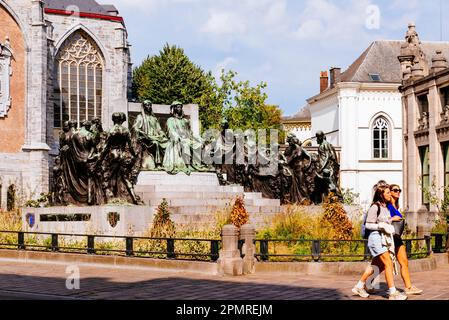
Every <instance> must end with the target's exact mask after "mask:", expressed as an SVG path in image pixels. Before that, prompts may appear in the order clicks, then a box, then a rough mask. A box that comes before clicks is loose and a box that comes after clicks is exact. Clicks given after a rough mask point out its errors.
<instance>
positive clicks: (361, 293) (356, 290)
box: [352, 286, 369, 299]
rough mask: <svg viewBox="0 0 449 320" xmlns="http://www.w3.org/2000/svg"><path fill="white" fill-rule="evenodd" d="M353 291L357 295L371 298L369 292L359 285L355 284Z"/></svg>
mask: <svg viewBox="0 0 449 320" xmlns="http://www.w3.org/2000/svg"><path fill="white" fill-rule="evenodd" d="M352 293H353V294H354V295H356V296H360V297H362V298H365V299H366V298H369V293H368V292H366V290H365V289H364V288H362V289H360V288H357V286H355V287H354V288H352Z"/></svg>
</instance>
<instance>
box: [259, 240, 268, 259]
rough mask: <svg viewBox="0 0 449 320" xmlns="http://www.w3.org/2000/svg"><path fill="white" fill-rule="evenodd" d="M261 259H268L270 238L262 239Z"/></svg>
mask: <svg viewBox="0 0 449 320" xmlns="http://www.w3.org/2000/svg"><path fill="white" fill-rule="evenodd" d="M260 259H261V260H262V261H268V240H261V241H260Z"/></svg>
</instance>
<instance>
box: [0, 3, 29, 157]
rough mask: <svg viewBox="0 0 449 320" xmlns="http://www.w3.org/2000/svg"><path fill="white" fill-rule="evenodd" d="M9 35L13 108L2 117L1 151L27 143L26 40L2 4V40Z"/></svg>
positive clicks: (0, 9) (12, 151)
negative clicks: (12, 56)
mask: <svg viewBox="0 0 449 320" xmlns="http://www.w3.org/2000/svg"><path fill="white" fill-rule="evenodd" d="M6 36H8V37H9V39H10V42H11V48H12V50H13V52H14V59H13V60H12V64H11V65H12V71H13V75H12V77H11V87H10V90H11V92H10V94H11V98H12V103H11V108H10V109H9V111H8V114H7V116H6V117H5V118H0V152H5V153H14V152H19V151H20V150H21V147H22V146H23V145H24V143H25V90H26V89H25V88H26V85H25V80H26V77H25V70H26V65H25V57H26V52H25V42H24V39H23V35H22V31H21V30H20V27H19V25H18V24H17V23H16V21H15V20H14V18H13V17H12V16H11V15H10V14H9V13H8V11H6V9H5V8H4V7H2V6H1V5H0V42H2V43H4V42H5V37H6Z"/></svg>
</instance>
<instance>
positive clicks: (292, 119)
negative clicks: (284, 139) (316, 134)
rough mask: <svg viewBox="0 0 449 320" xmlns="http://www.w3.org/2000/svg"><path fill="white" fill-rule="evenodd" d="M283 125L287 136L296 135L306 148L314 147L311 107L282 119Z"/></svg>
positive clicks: (307, 106)
mask: <svg viewBox="0 0 449 320" xmlns="http://www.w3.org/2000/svg"><path fill="white" fill-rule="evenodd" d="M281 123H282V126H283V129H284V131H285V132H286V136H287V135H288V134H294V135H295V136H296V137H297V138H298V139H299V141H301V142H302V143H303V145H304V146H311V145H312V139H311V138H312V120H311V117H310V107H309V105H306V106H305V107H303V108H301V109H300V110H299V112H298V113H296V114H294V115H293V116H287V117H282V119H281Z"/></svg>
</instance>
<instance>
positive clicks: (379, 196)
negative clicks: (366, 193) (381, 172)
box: [373, 185, 390, 205]
mask: <svg viewBox="0 0 449 320" xmlns="http://www.w3.org/2000/svg"><path fill="white" fill-rule="evenodd" d="M387 189H390V186H389V185H380V186H378V187H377V188H376V191H375V192H374V197H373V205H375V204H386V202H385V198H384V193H385V190H387Z"/></svg>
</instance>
